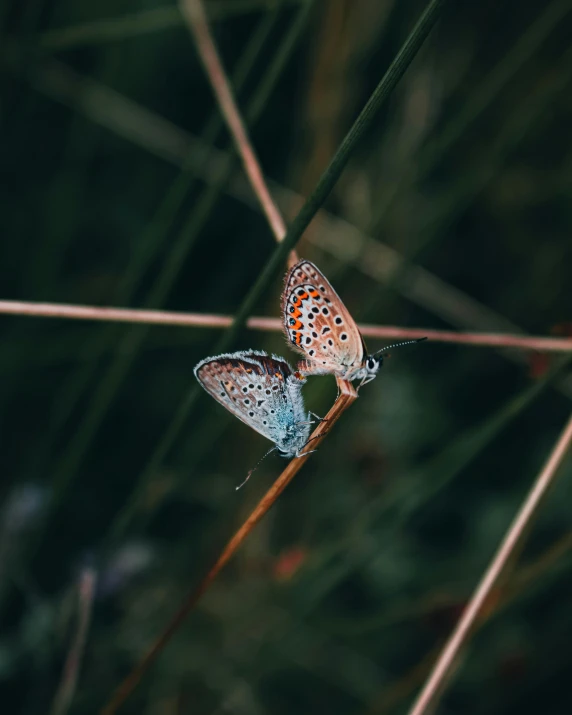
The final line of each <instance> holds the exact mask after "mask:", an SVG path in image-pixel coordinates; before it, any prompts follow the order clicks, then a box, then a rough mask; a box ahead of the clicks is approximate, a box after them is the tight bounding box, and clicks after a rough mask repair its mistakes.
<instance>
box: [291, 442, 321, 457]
mask: <svg viewBox="0 0 572 715" xmlns="http://www.w3.org/2000/svg"><path fill="white" fill-rule="evenodd" d="M306 444H307V443H306ZM317 451H318V450H317V449H311V450H310V451H309V452H302V454H297V455H296V457H306V456H308V455H309V454H314V452H317Z"/></svg>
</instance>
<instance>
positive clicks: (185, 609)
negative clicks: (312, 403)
mask: <svg viewBox="0 0 572 715" xmlns="http://www.w3.org/2000/svg"><path fill="white" fill-rule="evenodd" d="M338 386H339V388H340V393H341V394H340V396H339V398H338V399H337V400H336V402H335V403H334V405H333V406H332V408H331V410H330V411H329V412H328V414H327V415H326V417H325V418H324V420H322V422H320V424H319V425H318V427H317V429H316V430H315V431H314V433H313V434H312V436H311V437H310V440H311V443H312V449H317V448H318V446H319V445H320V443H321V442H322V440H323V439H324V437H325V436H326V434H327V433H328V432H329V431H330V429H331V426H332V424H333V423H334V422H336V421H337V420H338V418H339V417H340V416H341V414H342V413H343V412H344V411H345V410H346V409H347V408H348V407H349V406H350V405H351V404H352V402H354V400H355V399H356V398H357V392H356V391H355V389H354V388H353V386H352V385H351V383H348V382H344V381H342V380H339V381H338ZM309 456H310V452H307V453H306V454H304V455H303V456H301V457H297V458H295V459H293V460H291V461H290V462H289V463H288V465H287V467H286V469H284V471H283V472H282V474H281V475H280V476H279V477H278V479H277V480H276V481H275V482H274V483H273V484H272V486H271V487H270V489H269V490H268V491H267V492H266V494H265V495H264V496H263V497H262V499H261V500H260V501H259V503H258V504H257V505H256V507H255V508H254V509H253V511H252V513H251V514H250V516H249V517H248V518H247V519H246V521H245V522H244V523H243V524H242V526H241V527H240V528H239V529H238V531H237V532H236V533H235V534H234V536H233V537H232V538H231V539H230V541H229V542H228V543H227V545H226V546H225V548H224V549H223V551H222V553H221V555H220V556H219V558H218V559H217V560H216V562H215V563H214V565H213V566H212V568H211V569H210V570H209V571H208V573H207V575H206V576H205V577H204V579H203V580H202V581H201V582H200V583H199V585H198V586H197V587H196V588H195V589H193V591H192V592H191V593H190V594H189V596H188V597H187V598H186V599H185V602H184V603H183V604H182V605H181V607H180V608H179V610H178V611H177V613H176V614H175V615H174V616H173V618H172V619H171V621H170V622H169V624H168V625H167V627H166V628H165V630H164V631H163V632H162V634H161V635H160V636H159V638H157V640H156V641H155V643H154V644H153V645H152V646H151V648H150V649H149V651H148V652H147V654H146V655H145V657H144V658H143V659H142V660H141V661H140V662H139V663H138V664H137V665H136V666H135V667H134V668H133V670H132V671H131V673H130V674H129V675H128V676H127V677H126V678H125V679H124V680H123V682H122V683H121V684H120V685H119V686H118V688H117V689H116V691H115V693H114V694H113V696H112V697H111V699H110V701H109V703H107V705H105V707H104V708H103V709H102V711H101V712H102V715H112V714H113V713H115V712H116V711H117V710H118V708H120V707H121V705H122V704H123V703H124V702H125V700H126V699H127V698H128V697H129V695H130V694H131V692H132V691H133V690H134V688H135V687H136V686H137V684H138V683H139V681H140V680H141V678H142V677H143V675H144V674H145V673H146V671H147V670H148V669H149V667H150V666H151V665H152V664H153V662H154V661H155V660H156V658H157V657H158V656H159V654H160V653H161V652H162V650H163V649H164V648H165V646H166V645H167V643H169V641H170V640H171V638H172V637H173V636H174V635H175V633H176V632H177V631H178V629H179V628H180V626H181V624H182V623H183V621H184V620H185V618H186V617H187V616H188V615H189V613H190V612H191V611H192V610H193V608H194V607H195V606H196V604H197V602H198V601H199V599H200V598H201V597H202V596H203V594H204V593H205V592H206V591H207V590H208V588H209V587H210V585H211V584H212V582H213V581H214V580H215V578H216V577H217V576H218V574H219V573H220V571H221V570H222V569H223V568H224V567H225V566H226V564H227V563H228V562H229V561H230V559H231V558H232V557H233V556H234V554H235V553H236V552H237V551H238V549H239V548H240V547H241V545H242V544H243V542H244V541H245V540H246V538H247V537H248V536H249V534H250V533H251V532H252V530H253V529H254V527H255V526H256V524H258V522H259V521H260V520H261V519H262V518H263V516H264V515H265V514H266V513H267V512H268V511H269V510H270V508H271V507H272V506H273V505H274V503H275V502H276V500H277V499H278V497H279V496H280V494H282V492H283V491H284V490H285V489H286V487H287V486H288V484H290V482H291V481H292V479H293V478H294V477H295V476H296V474H297V473H298V472H299V471H300V469H301V468H302V466H303V465H304V463H305V462H306V460H307V459H308V458H309Z"/></svg>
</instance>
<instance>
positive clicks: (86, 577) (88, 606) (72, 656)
mask: <svg viewBox="0 0 572 715" xmlns="http://www.w3.org/2000/svg"><path fill="white" fill-rule="evenodd" d="M95 583H96V575H95V571H94V570H93V569H91V568H87V569H84V571H83V573H82V574H81V578H80V581H79V593H78V606H79V609H78V610H79V612H78V622H77V629H76V632H75V635H74V639H73V641H72V644H71V647H70V650H69V653H68V656H67V658H66V661H65V664H64V669H63V673H62V679H61V682H60V685H59V688H58V690H57V692H56V695H55V698H54V702H53V704H52V709H51V710H50V715H65V713H67V712H68V710H69V708H70V705H71V703H72V699H73V696H74V693H75V689H76V685H77V679H78V675H79V670H80V667H81V661H82V658H83V653H84V650H85V644H86V641H87V633H88V630H89V624H90V622H91V612H92V607H93V599H94V595H95Z"/></svg>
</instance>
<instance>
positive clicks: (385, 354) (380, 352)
mask: <svg viewBox="0 0 572 715" xmlns="http://www.w3.org/2000/svg"><path fill="white" fill-rule="evenodd" d="M424 340H427V338H417V340H406V341H405V342H404V343H394V344H393V345H389V346H388V347H386V348H382V349H381V350H378V351H377V352H376V353H374V356H375V355H381V356H382V357H389V353H388V352H387V351H388V350H393V348H401V347H403V346H404V345H414V344H415V343H422V342H423V341H424Z"/></svg>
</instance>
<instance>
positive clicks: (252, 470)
mask: <svg viewBox="0 0 572 715" xmlns="http://www.w3.org/2000/svg"><path fill="white" fill-rule="evenodd" d="M275 450H276V447H272V449H269V450H268V452H266V454H265V455H264V456H263V457H261V458H260V459H259V460H258V462H257V463H256V464H255V465H254V467H252V469H251V470H250V472H248V474H247V475H246V479H245V480H244V481H243V482H242V483H241V484H239V485H238V486H237V487H236V491H238V490H239V489H241V488H242V487H243V486H244V485H245V484H246V482H247V481H248V480H249V479H250V475H251V474H253V472H255V471H256V470H257V469H258V467H259V466H260V462H262V461H264V460H265V459H266V457H268V455H269V454H271V453H272V452H274V451H275Z"/></svg>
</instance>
